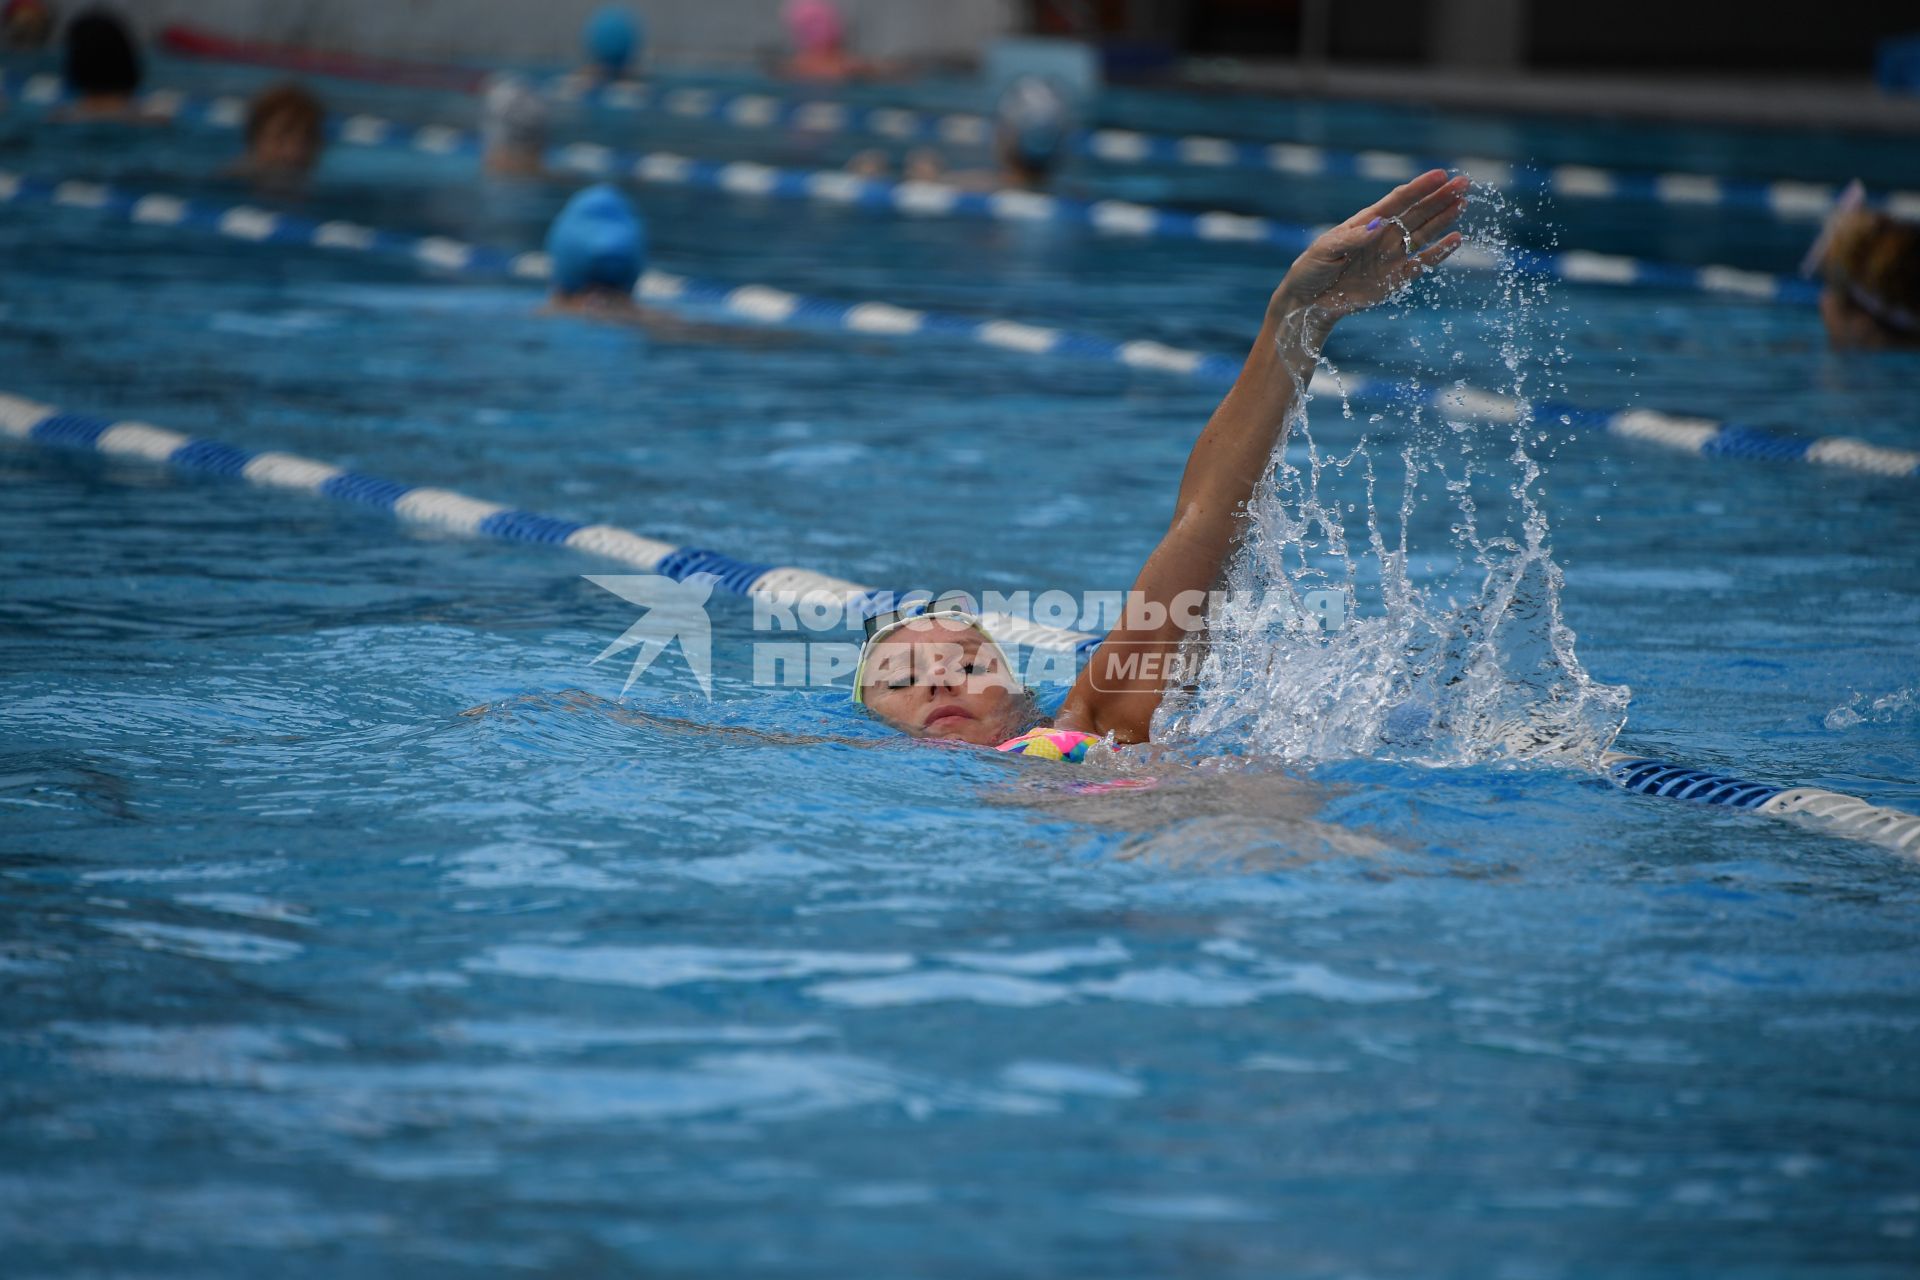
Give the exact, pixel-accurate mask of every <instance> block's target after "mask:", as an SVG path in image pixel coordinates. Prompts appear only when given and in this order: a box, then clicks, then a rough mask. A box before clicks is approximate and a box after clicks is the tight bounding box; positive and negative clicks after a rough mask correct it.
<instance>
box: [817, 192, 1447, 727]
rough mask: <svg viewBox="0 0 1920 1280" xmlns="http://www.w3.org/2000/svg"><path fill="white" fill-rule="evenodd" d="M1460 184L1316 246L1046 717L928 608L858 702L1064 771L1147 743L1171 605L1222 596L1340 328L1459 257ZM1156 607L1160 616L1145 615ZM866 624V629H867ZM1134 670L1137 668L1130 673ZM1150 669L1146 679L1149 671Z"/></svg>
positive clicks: (990, 650) (962, 622)
mask: <svg viewBox="0 0 1920 1280" xmlns="http://www.w3.org/2000/svg"><path fill="white" fill-rule="evenodd" d="M1467 187H1468V182H1467V179H1466V178H1465V177H1458V178H1454V179H1451V180H1449V179H1448V178H1447V175H1446V174H1445V173H1444V172H1442V171H1441V170H1438V169H1435V170H1432V171H1430V172H1428V173H1424V174H1422V175H1421V176H1419V177H1418V178H1415V179H1414V180H1413V181H1411V182H1409V183H1407V184H1405V185H1404V186H1401V187H1398V188H1396V189H1394V190H1393V191H1392V192H1390V193H1389V194H1388V195H1387V196H1386V197H1385V198H1383V199H1382V200H1380V201H1379V202H1378V203H1376V204H1374V205H1372V206H1370V207H1368V208H1366V209H1363V210H1361V211H1360V212H1359V213H1357V214H1355V215H1354V216H1353V217H1351V218H1348V219H1347V220H1346V221H1345V222H1343V223H1341V224H1340V225H1339V226H1337V227H1334V228H1333V229H1331V230H1329V231H1327V232H1326V233H1324V234H1323V235H1321V236H1320V237H1319V238H1318V239H1316V240H1315V241H1314V242H1313V243H1312V244H1311V245H1310V246H1308V248H1307V250H1306V252H1304V253H1302V254H1301V255H1300V257H1299V258H1298V259H1296V260H1295V261H1294V264H1293V266H1292V267H1291V268H1290V269H1289V270H1288V271H1287V274H1286V277H1285V278H1284V279H1282V280H1281V282H1280V285H1279V287H1278V288H1277V289H1275V290H1274V292H1273V295H1272V297H1271V299H1270V300H1269V301H1268V304H1267V312H1266V319H1265V323H1264V325H1263V326H1262V328H1261V330H1260V336H1259V337H1258V338H1256V339H1255V340H1254V344H1253V350H1252V352H1251V354H1250V355H1249V356H1248V357H1247V362H1246V364H1245V365H1244V366H1243V367H1242V368H1241V370H1240V374H1239V376H1238V377H1237V378H1236V379H1235V381H1234V385H1233V388H1232V389H1231V390H1230V391H1228V392H1227V395H1226V398H1225V399H1224V400H1222V401H1221V402H1220V407H1219V408H1218V409H1216V410H1215V411H1214V414H1213V417H1212V419H1211V420H1210V421H1209V422H1208V423H1207V426H1206V429H1205V430H1204V431H1202V432H1201V433H1200V438H1199V440H1198V441H1197V442H1195V444H1194V446H1193V452H1192V454H1191V455H1190V456H1189V457H1188V459H1187V466H1186V471H1185V474H1184V475H1183V476H1182V478H1181V481H1180V489H1179V495H1178V498H1177V500H1176V502H1175V505H1174V514H1173V521H1172V523H1171V524H1170V525H1169V527H1168V529H1167V532H1166V533H1165V534H1164V535H1163V536H1162V538H1161V539H1160V543H1159V545H1158V546H1157V547H1155V548H1154V550H1153V553H1152V554H1151V555H1149V556H1148V557H1147V562H1146V564H1145V565H1144V566H1143V567H1142V568H1141V570H1140V574H1139V576H1138V577H1137V578H1136V579H1135V580H1134V584H1133V595H1132V596H1131V597H1130V600H1133V601H1139V602H1144V604H1145V606H1146V607H1145V608H1140V607H1137V606H1135V605H1132V604H1130V605H1129V607H1128V610H1127V612H1126V614H1125V615H1124V616H1123V617H1122V618H1121V620H1120V623H1119V625H1117V626H1116V627H1115V628H1114V629H1113V630H1112V631H1111V632H1109V633H1108V634H1107V636H1106V637H1105V638H1104V639H1103V640H1102V641H1101V643H1100V645H1099V647H1098V648H1096V649H1095V650H1094V651H1093V654H1092V656H1091V657H1090V658H1089V659H1088V662H1087V665H1086V668H1085V669H1084V670H1082V671H1081V673H1080V677H1079V679H1078V680H1077V681H1076V682H1075V683H1074V685H1073V687H1072V689H1071V690H1070V691H1069V692H1068V693H1067V695H1066V700H1065V701H1064V702H1063V703H1062V704H1061V706H1060V709H1059V711H1058V712H1057V713H1056V714H1055V715H1053V716H1051V717H1049V716H1047V715H1045V714H1043V713H1042V712H1041V710H1040V708H1039V706H1038V705H1037V703H1036V702H1035V700H1034V697H1033V694H1032V692H1031V691H1030V690H1026V689H1024V688H1022V687H1021V685H1020V683H1019V682H1018V680H1017V679H1015V673H1014V671H1013V669H1012V665H1011V664H1010V663H1009V661H1008V660H1007V656H1006V654H1005V653H1004V652H1003V651H1002V650H1001V648H1000V646H999V644H998V643H997V642H996V641H994V640H993V639H992V638H991V637H990V636H989V635H988V634H987V633H986V631H985V630H984V628H983V626H982V624H981V622H980V620H979V618H977V617H975V616H973V615H972V614H970V613H968V612H966V611H964V610H961V609H942V608H940V607H939V606H938V604H937V603H936V605H935V607H934V608H933V609H931V610H930V611H927V612H924V613H920V614H918V615H913V614H908V615H903V616H894V617H885V616H883V617H882V618H879V619H875V620H874V621H873V622H870V623H869V635H868V638H867V642H866V645H865V646H864V647H863V648H862V650H861V653H860V660H859V665H858V667H857V669H856V671H855V675H854V690H853V698H854V701H855V702H857V703H859V704H861V705H862V706H864V707H865V708H866V709H867V710H868V711H869V712H871V713H872V714H873V715H875V716H877V717H878V718H880V719H881V720H883V721H885V722H886V723H888V724H890V725H892V726H894V727H895V728H898V729H901V730H902V731H904V732H906V733H908V734H910V735H912V736H914V737H916V738H944V739H952V740H955V741H959V742H967V743H973V744H975V745H978V746H989V747H998V748H999V749H1001V750H1002V751H1009V752H1016V753H1019V754H1023V755H1038V756H1043V757H1046V758H1049V759H1065V760H1076V759H1079V758H1080V756H1081V755H1083V754H1084V753H1085V751H1086V749H1087V747H1088V745H1089V744H1090V743H1091V742H1092V741H1095V740H1098V739H1100V738H1105V737H1111V738H1112V740H1113V741H1114V742H1116V743H1119V744H1122V745H1126V744H1131V743H1139V742H1145V741H1147V740H1148V738H1149V736H1150V733H1151V730H1152V724H1153V715H1154V711H1155V710H1156V709H1157V708H1158V707H1159V705H1160V699H1161V696H1162V694H1163V693H1164V692H1165V685H1164V681H1163V680H1162V679H1161V678H1159V674H1158V673H1159V672H1162V671H1164V670H1166V667H1165V666H1164V665H1160V664H1164V663H1165V662H1167V661H1168V660H1169V659H1171V658H1172V657H1173V656H1174V655H1176V654H1177V653H1178V652H1179V650H1180V648H1181V647H1182V645H1183V644H1185V643H1186V642H1187V641H1188V640H1190V639H1192V638H1193V633H1192V632H1191V631H1190V630H1188V629H1187V628H1186V627H1185V626H1183V625H1182V624H1183V623H1189V622H1191V621H1192V620H1191V619H1190V618H1188V617H1185V616H1183V615H1182V613H1181V605H1180V602H1181V601H1182V600H1191V599H1193V598H1194V596H1195V595H1199V596H1202V597H1203V596H1204V594H1205V593H1206V592H1208V591H1210V590H1212V589H1213V588H1215V587H1216V586H1218V584H1219V580H1220V576H1221V574H1222V572H1223V571H1224V570H1225V567H1226V565H1227V562H1228V559H1229V557H1230V556H1231V555H1232V554H1233V551H1234V549H1235V543H1236V542H1237V540H1238V538H1239V536H1240V533H1241V531H1242V530H1243V528H1244V527H1245V524H1246V521H1245V520H1244V519H1243V518H1242V517H1243V513H1244V510H1245V507H1246V504H1247V502H1248V501H1249V499H1251V498H1252V496H1253V490H1254V485H1255V484H1256V483H1257V482H1258V480H1259V479H1260V477H1261V476H1262V475H1264V474H1265V473H1266V471H1267V470H1268V468H1269V467H1271V465H1272V459H1273V454H1274V450H1275V449H1276V448H1277V447H1279V445H1280V444H1281V443H1282V441H1283V440H1284V439H1285V435H1286V430H1287V426H1288V423H1289V421H1290V420H1291V418H1292V416H1293V415H1294V413H1295V412H1296V411H1297V409H1298V406H1299V397H1300V392H1301V389H1302V388H1303V387H1305V386H1306V383H1307V380H1308V379H1309V378H1310V377H1311V376H1312V374H1313V370H1314V366H1315V363H1316V361H1317V359H1318V356H1319V352H1320V350H1321V348H1322V346H1323V344H1324V343H1325V341H1326V338H1327V335H1328V333H1329V332H1330V331H1331V329H1332V328H1333V326H1334V324H1335V323H1336V322H1337V321H1338V320H1339V319H1340V318H1341V317H1343V316H1346V315H1350V314H1352V313H1353V312H1356V311H1360V310H1362V309H1364V308H1366V307H1370V306H1373V305H1374V304H1376V303H1378V302H1381V301H1383V300H1385V299H1386V298H1388V297H1390V296H1392V295H1393V294H1394V293H1395V292H1397V291H1398V290H1399V289H1401V288H1402V287H1403V286H1405V285H1407V284H1408V283H1410V282H1411V281H1412V280H1414V279H1415V278H1416V277H1418V276H1419V275H1420V274H1422V273H1423V272H1425V271H1427V270H1429V269H1431V268H1432V267H1434V266H1437V265H1438V264H1439V263H1440V262H1442V261H1443V260H1445V259H1446V258H1447V257H1448V255H1450V254H1452V253H1453V251H1454V250H1455V249H1457V248H1459V247H1460V236H1459V234H1458V233H1457V232H1453V231H1451V230H1450V228H1451V227H1452V225H1453V224H1454V222H1455V221H1457V220H1458V219H1459V217H1460V214H1461V212H1462V210H1463V209H1464V208H1465V206H1466V197H1467ZM1156 611H1157V613H1158V615H1159V616H1158V617H1157V618H1156V617H1152V616H1149V615H1152V614H1154V613H1155V612H1156ZM876 624H877V625H876ZM1142 658H1146V659H1148V661H1146V662H1142ZM1149 671H1151V672H1153V673H1154V674H1153V675H1152V677H1149V676H1148V675H1147V674H1146V673H1147V672H1149Z"/></svg>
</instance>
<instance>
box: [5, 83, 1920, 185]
mask: <svg viewBox="0 0 1920 1280" xmlns="http://www.w3.org/2000/svg"><path fill="white" fill-rule="evenodd" d="M543 89H544V91H545V93H546V94H547V95H548V96H549V97H552V98H554V99H556V100H558V101H564V102H578V103H581V104H584V105H588V106H593V107H599V108H604V109H607V110H612V111H628V112H648V111H652V112H660V113H662V114H665V115H670V116H675V117H677V118H679V119H683V120H694V121H700V122H703V123H710V124H719V125H725V126H728V127H732V128H741V129H768V130H794V131H799V132H808V133H822V134H849V135H859V136H868V137H876V138H886V139H888V140H891V141H895V142H923V143H933V144H940V145H947V146H959V147H979V146H985V145H986V144H987V143H988V142H989V141H990V140H991V139H992V136H993V123H992V121H990V120H989V119H987V118H986V117H985V116H982V115H977V114H974V113H972V112H964V111H949V112H938V111H922V110H918V109H914V108H909V107H899V106H861V105H857V104H852V103H844V102H832V101H822V100H819V99H816V98H796V97H788V96H782V95H775V94H769V93H760V92H752V91H749V92H733V93H729V92H720V91H717V90H713V89H704V88H696V87H678V88H656V87H654V86H652V85H647V84H642V83H640V82H637V81H632V80H616V81H613V82H611V83H606V84H597V83H590V82H588V81H587V80H585V79H584V78H583V77H579V76H572V75H567V76H557V77H554V78H553V79H551V80H548V81H546V82H545V83H544V85H543ZM0 94H7V95H9V96H17V97H18V98H19V99H20V100H21V101H23V102H28V103H32V104H36V105H50V104H52V103H54V102H58V101H59V100H60V98H61V96H62V88H61V84H60V79H59V77H57V76H54V75H51V74H48V73H39V74H33V75H28V74H23V73H20V72H0ZM146 101H147V103H148V105H149V108H150V109H152V108H155V107H157V108H159V109H160V110H161V111H162V112H163V113H167V114H171V113H170V112H166V107H167V104H168V103H169V102H171V101H179V102H180V103H181V104H182V105H183V106H185V105H187V104H188V102H189V100H187V99H185V98H184V97H183V96H182V95H180V94H177V93H175V92H173V91H171V90H158V91H155V92H153V93H150V94H148V95H147V99H146ZM209 105H210V108H211V109H210V110H208V111H207V112H205V114H206V115H207V116H209V117H210V121H209V122H215V123H217V122H218V121H220V120H231V121H232V123H233V124H234V125H238V124H239V123H240V122H241V121H243V120H244V118H245V114H246V104H245V102H244V101H243V100H242V99H239V98H233V97H222V98H215V99H211V100H210V104H209ZM429 127H431V126H429ZM1073 146H1074V149H1075V151H1077V152H1078V153H1079V154H1081V155H1084V156H1086V157H1088V158H1089V159H1093V160H1100V161H1105V162H1107V163H1109V164H1150V165H1163V166H1167V167H1173V168H1192V169H1252V170H1256V171H1259V172H1265V173H1278V174H1286V175H1288V176H1290V177H1296V178H1322V177H1325V178H1349V177H1350V178H1359V179H1364V180H1366V181H1369V182H1405V181H1406V180H1407V179H1408V178H1411V177H1413V176H1414V175H1416V174H1420V173H1425V172H1426V171H1427V170H1429V169H1447V170H1458V171H1460V172H1462V173H1468V174H1471V175H1472V176H1473V177H1474V179H1475V180H1476V181H1478V182H1482V183H1485V184H1486V185H1487V186H1490V187H1495V188H1498V189H1501V190H1522V191H1535V192H1539V193H1541V194H1544V195H1552V196H1556V197H1559V198H1561V199H1566V200H1581V201H1596V202H1605V201H1626V202H1635V203H1649V204H1659V205H1667V206H1670V207H1674V208H1689V209H1742V210H1751V211H1755V212H1759V213H1765V214H1770V215H1771V216H1773V217H1775V218H1780V219H1783V220H1801V221H1818V220H1819V219H1821V218H1824V217H1826V216H1827V215H1828V214H1829V213H1831V212H1832V211H1833V208H1834V204H1835V202H1836V201H1837V200H1838V199H1839V195H1840V189H1839V187H1838V186H1837V185H1836V184H1833V183H1822V182H1805V181H1798V180H1795V179H1789V178H1780V179H1755V178H1730V177H1723V176H1720V175H1717V174H1710V173H1690V172H1684V171H1676V172H1658V171H1652V170H1632V169H1609V168H1602V167H1598V166H1594V165H1581V164H1562V165H1550V166H1546V167H1544V168H1535V167H1533V166H1530V165H1525V164H1520V163H1516V162H1514V161H1511V160H1501V159H1495V158H1492V157H1487V156H1457V157H1441V156H1419V155H1414V154H1412V153H1409V152H1404V151H1388V150H1381V149H1377V148H1367V149H1363V150H1357V151H1355V150H1344V149H1341V148H1337V147H1327V146H1322V145H1320V144H1318V143H1311V142H1305V141H1300V140H1288V139H1280V140H1268V141H1254V140H1249V139H1244V138H1221V137H1213V136H1209V135H1205V134H1170V133H1150V132H1145V131H1142V130H1137V129H1117V128H1102V129H1090V130H1085V131H1083V132H1081V133H1078V134H1076V135H1074V138H1073ZM1872 203H1874V204H1875V205H1877V206H1878V207H1880V208H1884V209H1885V210H1886V211H1887V212H1889V213H1891V214H1893V215H1894V216H1895V217H1898V218H1905V219H1908V220H1920V191H1890V192H1887V193H1885V194H1884V195H1882V196H1879V197H1876V198H1875V199H1874V200H1873V202H1872Z"/></svg>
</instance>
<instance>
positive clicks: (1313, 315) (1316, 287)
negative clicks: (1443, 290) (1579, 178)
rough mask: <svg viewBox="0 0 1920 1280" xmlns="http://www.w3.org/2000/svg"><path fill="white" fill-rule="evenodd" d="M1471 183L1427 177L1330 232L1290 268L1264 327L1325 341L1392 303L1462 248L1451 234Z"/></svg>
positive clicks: (1432, 173)
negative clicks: (1346, 320) (1340, 326)
mask: <svg viewBox="0 0 1920 1280" xmlns="http://www.w3.org/2000/svg"><path fill="white" fill-rule="evenodd" d="M1469 185H1470V184H1469V182H1468V179H1467V178H1466V176H1465V175H1464V174H1463V175H1461V176H1460V177H1457V178H1453V179H1451V180H1449V179H1448V177H1447V174H1446V170H1444V169H1431V170H1428V171H1427V172H1426V173H1423V174H1421V175H1420V176H1419V177H1417V178H1415V179H1414V180H1413V181H1411V182H1409V183H1407V184H1406V185H1405V186H1401V187H1395V188H1394V189H1393V190H1392V191H1390V192H1388V193H1387V195H1386V196H1385V197H1384V198H1383V199H1381V200H1379V201H1378V202H1377V203H1374V204H1372V205H1369V206H1368V207H1366V208H1365V209H1362V210H1361V211H1360V212H1358V213H1356V214H1354V215H1353V216H1352V217H1351V218H1348V219H1347V220H1346V221H1345V222H1343V223H1341V224H1340V225H1339V226H1337V227H1334V228H1332V229H1331V230H1329V231H1327V232H1325V233H1324V234H1322V235H1321V236H1320V238H1319V239H1317V240H1315V241H1314V242H1313V243H1312V244H1310V245H1308V246H1307V251H1306V252H1305V253H1303V254H1301V255H1300V256H1299V257H1298V258H1297V259H1295V260H1294V264H1293V266H1292V268H1291V269H1289V270H1288V272H1287V276H1286V279H1284V280H1282V281H1281V282H1280V287H1279V288H1278V289H1275V290H1274V291H1273V300H1272V302H1270V303H1269V304H1268V306H1267V319H1268V321H1269V322H1270V323H1278V324H1279V325H1280V329H1281V332H1282V333H1286V332H1288V331H1293V332H1297V333H1302V334H1304V335H1305V336H1306V337H1307V338H1308V339H1309V345H1313V346H1317V345H1318V343H1317V342H1313V341H1312V339H1314V338H1324V337H1325V336H1326V331H1327V329H1329V328H1331V327H1332V324H1333V322H1334V321H1335V320H1338V319H1339V318H1340V317H1341V316H1346V315H1351V314H1353V313H1354V312H1356V311H1361V310H1364V309H1365V308H1367V307H1371V306H1373V305H1374V304H1375V303H1377V302H1381V301H1384V300H1385V299H1387V298H1389V297H1391V296H1392V295H1393V294H1394V293H1395V292H1396V291H1397V290H1399V289H1400V288H1401V287H1403V286H1404V285H1406V284H1407V283H1408V282H1409V281H1411V280H1413V279H1414V278H1415V277H1417V276H1419V275H1420V274H1421V273H1422V272H1425V271H1428V270H1430V269H1431V268H1433V267H1436V266H1438V265H1439V264H1440V263H1441V262H1443V261H1445V260H1446V258H1447V257H1448V255H1450V254H1452V253H1453V251H1454V250H1455V249H1458V248H1459V247H1460V233H1459V232H1457V231H1453V232H1450V231H1449V230H1448V228H1450V227H1452V226H1453V224H1454V223H1455V222H1457V221H1459V218H1460V214H1461V212H1462V211H1463V210H1465V208H1466V207H1467V187H1468V186H1469Z"/></svg>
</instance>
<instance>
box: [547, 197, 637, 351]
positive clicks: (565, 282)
mask: <svg viewBox="0 0 1920 1280" xmlns="http://www.w3.org/2000/svg"><path fill="white" fill-rule="evenodd" d="M547 257H548V259H549V260H550V261H551V262H552V264H553V266H552V270H553V297H552V299H551V301H550V303H549V305H550V306H551V308H552V309H553V310H555V311H570V312H585V313H589V314H593V315H602V316H605V315H612V316H615V317H616V318H617V317H619V316H632V315H635V314H637V313H638V312H639V311H640V309H641V308H640V305H639V304H638V303H637V302H635V301H634V298H633V289H634V286H635V285H636V284H638V283H639V281H640V273H641V272H642V271H643V270H645V269H646V264H647V228H646V224H645V223H643V222H642V221H641V220H640V215H639V214H638V213H636V212H634V208H633V206H632V205H631V204H629V203H628V202H627V198H626V197H625V196H623V195H621V194H620V193H619V192H618V191H616V190H615V189H614V188H613V187H612V186H610V185H609V184H607V183H604V182H602V183H597V184H595V185H594V186H591V187H588V188H587V189H586V190H584V191H580V192H576V193H575V194H574V196H573V198H572V199H571V200H569V201H567V203H566V205H565V207H564V208H562V209H561V210H560V215H559V216H558V217H556V218H555V219H554V220H553V225H552V226H551V227H549V228H548V229H547Z"/></svg>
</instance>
